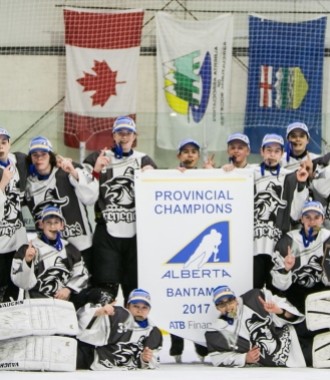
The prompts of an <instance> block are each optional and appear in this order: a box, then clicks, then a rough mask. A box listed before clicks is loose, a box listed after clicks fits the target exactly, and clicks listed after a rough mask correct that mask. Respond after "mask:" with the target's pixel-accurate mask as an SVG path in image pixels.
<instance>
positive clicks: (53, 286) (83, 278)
mask: <svg viewBox="0 0 330 380" xmlns="http://www.w3.org/2000/svg"><path fill="white" fill-rule="evenodd" d="M39 224H40V229H41V230H42V233H41V235H40V237H36V238H35V239H33V240H32V241H30V242H29V244H24V245H22V246H21V247H20V248H19V250H18V251H17V252H16V253H15V255H14V259H13V264H12V270H11V278H12V281H13V282H14V284H15V285H16V286H18V287H19V288H22V289H24V290H25V292H26V294H25V295H26V296H27V295H28V297H30V298H44V297H53V298H56V299H60V300H65V301H68V300H70V301H73V302H75V299H77V298H78V294H79V293H80V292H81V291H82V290H83V289H85V288H87V287H88V285H89V282H88V281H89V275H88V271H87V269H86V267H85V265H84V262H83V260H82V258H81V254H80V252H79V251H78V249H77V248H76V247H75V246H73V245H72V244H71V243H68V242H67V241H65V240H63V239H62V238H61V231H62V230H63V229H64V225H65V221H64V218H63V216H62V214H61V212H60V210H59V209H58V208H56V207H53V206H48V207H46V208H45V209H44V210H43V211H42V214H41V220H40V221H39Z"/></svg>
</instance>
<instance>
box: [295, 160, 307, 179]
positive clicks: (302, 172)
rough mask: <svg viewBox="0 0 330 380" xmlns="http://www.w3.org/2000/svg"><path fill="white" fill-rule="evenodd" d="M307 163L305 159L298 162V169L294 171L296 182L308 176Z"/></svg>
mask: <svg viewBox="0 0 330 380" xmlns="http://www.w3.org/2000/svg"><path fill="white" fill-rule="evenodd" d="M308 170H309V169H308V164H307V163H306V162H305V161H302V162H301V163H300V167H299V169H298V170H297V171H296V178H297V181H298V182H306V181H307V179H308V177H309V172H308Z"/></svg>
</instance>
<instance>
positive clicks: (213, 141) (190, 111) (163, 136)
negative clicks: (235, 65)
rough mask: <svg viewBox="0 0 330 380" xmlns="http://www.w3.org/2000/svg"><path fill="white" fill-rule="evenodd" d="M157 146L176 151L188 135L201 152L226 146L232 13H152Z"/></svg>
mask: <svg viewBox="0 0 330 380" xmlns="http://www.w3.org/2000/svg"><path fill="white" fill-rule="evenodd" d="M156 33H157V78H158V79H157V87H158V90H157V91H158V101H157V103H158V109H157V111H158V112H157V145H158V146H159V147H160V148H163V149H176V148H177V146H178V143H179V142H180V140H182V139H185V138H193V139H195V140H197V141H198V142H199V143H200V145H201V146H202V147H203V148H204V149H205V150H212V151H214V150H221V149H225V148H226V138H224V136H226V134H227V131H226V123H225V116H226V112H228V110H229V88H230V79H231V78H230V77H231V60H232V41H233V17H232V15H230V14H226V15H221V16H219V17H217V18H215V19H212V20H205V21H194V20H193V21H190V20H179V19H175V18H173V17H172V16H171V15H169V14H167V13H165V12H158V13H157V15H156Z"/></svg>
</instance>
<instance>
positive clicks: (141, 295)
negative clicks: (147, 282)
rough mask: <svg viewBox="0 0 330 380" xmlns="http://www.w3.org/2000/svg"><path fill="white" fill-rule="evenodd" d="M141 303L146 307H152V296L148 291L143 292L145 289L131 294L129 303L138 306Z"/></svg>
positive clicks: (133, 291)
mask: <svg viewBox="0 0 330 380" xmlns="http://www.w3.org/2000/svg"><path fill="white" fill-rule="evenodd" d="M139 302H142V303H144V304H145V305H147V306H149V307H151V298H150V294H149V293H148V292H147V291H146V290H143V289H134V290H132V291H131V293H130V294H129V296H128V301H127V303H128V304H130V303H132V304H136V303H139Z"/></svg>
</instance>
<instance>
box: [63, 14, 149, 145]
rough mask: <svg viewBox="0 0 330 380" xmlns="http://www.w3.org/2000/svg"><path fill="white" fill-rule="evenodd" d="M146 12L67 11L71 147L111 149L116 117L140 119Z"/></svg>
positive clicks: (68, 135) (67, 112) (66, 129)
mask: <svg viewBox="0 0 330 380" xmlns="http://www.w3.org/2000/svg"><path fill="white" fill-rule="evenodd" d="M143 15H144V12H143V11H142V10H129V11H120V12H109V13H104V11H102V12H95V11H90V10H77V9H70V8H66V9H64V23H65V47H66V67H67V77H66V78H67V79H66V96H65V126H64V143H65V144H66V145H67V146H70V147H76V148H78V147H82V146H84V147H86V148H87V149H90V150H97V149H102V148H104V147H108V148H109V147H111V145H112V143H113V140H112V133H111V128H112V124H113V122H114V120H115V119H116V117H118V116H121V115H129V116H131V117H132V118H135V113H136V90H137V70H138V58H139V54H140V42H141V33H142V23H143Z"/></svg>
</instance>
